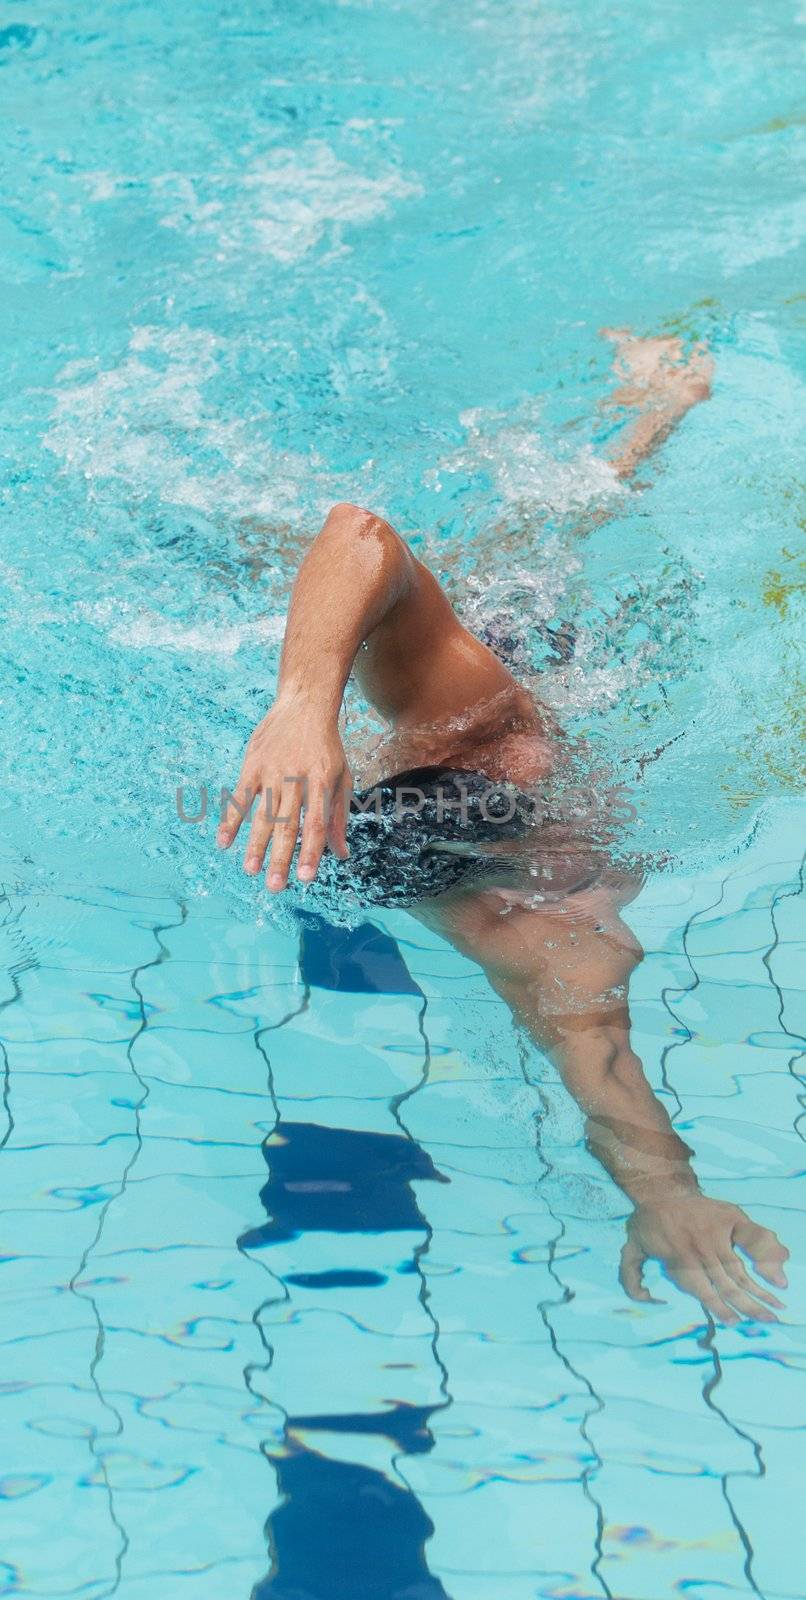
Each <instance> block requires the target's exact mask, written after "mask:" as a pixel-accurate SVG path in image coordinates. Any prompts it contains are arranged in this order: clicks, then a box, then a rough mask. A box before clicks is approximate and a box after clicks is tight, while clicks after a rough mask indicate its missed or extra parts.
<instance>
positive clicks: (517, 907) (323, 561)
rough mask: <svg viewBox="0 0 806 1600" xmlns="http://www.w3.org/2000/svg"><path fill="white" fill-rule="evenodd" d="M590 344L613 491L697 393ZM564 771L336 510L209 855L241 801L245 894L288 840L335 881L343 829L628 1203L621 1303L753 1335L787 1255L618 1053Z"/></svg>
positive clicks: (437, 616)
mask: <svg viewBox="0 0 806 1600" xmlns="http://www.w3.org/2000/svg"><path fill="white" fill-rule="evenodd" d="M609 337H611V338H613V340H614V341H615V343H616V347H617V354H616V371H617V374H618V375H619V377H620V378H621V379H622V383H621V386H620V388H619V389H617V391H616V393H615V394H614V396H613V397H612V398H613V400H614V401H615V403H617V404H618V405H620V406H622V407H624V408H625V409H626V410H627V412H628V414H629V417H630V420H629V423H628V424H627V425H626V431H625V432H624V433H623V434H622V435H621V438H620V441H619V444H618V448H617V451H616V453H615V454H614V455H613V457H612V464H613V467H614V469H615V472H616V473H617V474H618V475H619V476H620V477H621V478H624V479H629V478H631V477H632V476H633V474H634V472H635V470H636V468H637V467H638V465H639V464H640V462H642V461H643V460H645V459H646V457H647V456H648V455H649V454H650V453H651V451H653V450H654V449H655V448H656V447H657V446H658V445H659V444H660V443H661V441H662V440H663V439H664V438H665V437H666V435H667V434H668V433H669V431H670V430H671V429H672V428H673V427H674V426H675V424H676V423H677V422H678V421H679V420H680V419H681V417H683V416H684V415H685V413H686V412H687V411H688V410H689V409H690V408H691V407H692V406H693V405H695V404H697V402H699V401H701V400H705V399H707V398H708V395H709V393H710V381H711V361H710V358H709V357H708V355H707V353H706V352H705V351H704V350H703V349H702V348H698V349H696V350H695V351H694V352H693V353H691V354H689V355H688V356H686V355H685V354H684V351H683V349H682V346H681V345H680V342H679V341H678V340H675V339H638V338H635V337H633V336H632V335H630V334H629V333H628V332H626V331H623V330H621V331H618V332H614V333H611V334H609ZM351 672H354V673H355V675H356V678H357V679H358V682H359V684H360V686H361V689H362V690H363V692H364V694H365V695H366V697H367V699H368V700H369V701H370V702H371V703H372V704H373V705H374V706H375V707H376V708H377V710H378V711H379V712H380V713H381V715H382V716H383V717H384V718H385V719H386V720H387V721H388V723H389V724H390V726H391V730H392V731H391V735H390V740H389V741H388V742H387V743H386V745H385V747H384V749H385V754H386V759H387V774H386V776H385V777H384V778H383V781H382V782H380V783H378V784H376V785H375V786H374V788H373V789H371V790H365V791H364V793H363V794H361V795H360V796H358V798H357V802H356V800H355V799H353V800H352V801H351V794H352V779H351V772H350V767H349V765H348V760H347V756H346V754H345V750H344V747H343V744H342V740H341V736H340V733H339V714H340V711H341V705H342V697H343V694H344V690H345V686H346V683H347V679H348V676H349V674H350V673H351ZM572 761H573V750H572V748H571V746H570V744H569V743H568V741H566V740H565V739H564V737H563V734H562V732H561V730H560V729H559V728H558V727H557V725H556V723H555V721H554V719H553V717H552V716H551V714H550V713H549V712H548V711H547V709H546V708H544V707H542V706H541V705H540V704H539V702H537V701H536V700H535V698H534V697H533V696H532V694H531V693H529V692H527V690H526V689H524V688H523V687H522V685H521V684H520V683H518V681H517V679H516V678H515V677H514V676H513V674H512V673H511V672H510V671H509V669H508V666H507V665H506V662H505V661H504V660H502V659H501V658H500V657H499V656H498V655H496V654H495V653H493V651H492V650H491V649H489V648H488V647H487V646H486V645H485V644H484V643H483V642H482V641H481V640H480V639H478V638H475V637H474V636H473V634H472V633H470V632H469V631H468V630H467V628H465V627H463V626H462V624H461V623H460V622H459V620H458V618H457V617H456V615H455V614H454V611H453V609H452V607H451V605H450V603H449V601H448V599H447V597H446V595H445V594H444V593H443V591H442V589H441V588H440V586H439V584H438V583H437V581H436V579H435V578H434V576H433V575H432V574H431V572H429V571H428V569H427V568H426V567H425V566H424V565H423V564H422V562H420V561H418V560H416V559H415V558H414V556H413V555H412V554H411V552H410V550H409V549H408V548H407V546H406V545H405V544H404V543H403V541H402V540H401V539H400V538H399V537H398V535H397V534H396V533H395V531H394V529H393V528H391V527H390V526H389V524H388V523H387V522H385V521H384V520H383V519H382V518H381V517H378V516H374V515H373V514H372V513H371V512H369V511H364V510H360V509H359V508H358V507H356V506H352V505H337V506H334V508H333V510H332V511H331V512H330V514H329V516H328V517H327V520H326V522H325V524H324V527H323V529H322V531H321V533H320V534H319V535H318V537H317V538H316V539H315V540H314V543H313V545H312V546H311V548H310V550H309V551H308V553H307V555H306V556H305V559H304V560H303V562H302V565H301V567H300V570H299V573H298V576H297V580H296V583H295V586H294V590H293V595H292V599H291V605H290V609H289V615H288V622H287V627H286V634H285V642H284V645H283V652H282V660H281V667H280V678H279V686H278V692H277V698H276V700H275V703H274V705H273V707H272V709H271V710H270V712H269V713H268V715H267V716H266V717H265V718H264V719H263V721H262V722H261V723H260V724H259V725H258V727H257V728H256V729H255V731H254V733H253V734H252V737H251V739H250V740H249V744H248V746H247V750H246V754H245V757H244V761H243V767H242V771H241V775H240V779H239V783H238V787H237V789H236V791H235V794H234V804H233V805H232V806H230V807H229V808H228V811H227V813H226V815H225V816H224V817H223V818H222V822H221V827H220V830H219V836H218V837H219V843H220V844H221V845H222V846H224V847H226V846H229V845H231V844H232V842H233V840H234V839H235V836H236V834H237V832H238V829H239V827H240V825H241V822H242V820H243V817H244V816H245V815H247V814H248V812H249V810H250V807H251V804H252V801H253V799H254V798H255V796H259V797H260V801H259V803H258V804H257V806H256V807H255V811H254V815H253V818H252V824H251V829H250V833H249V838H248V843H247V846H246V856H245V861H244V867H245V870H246V871H247V872H248V873H253V874H254V873H258V872H260V870H261V868H262V866H263V864H264V860H265V857H266V852H267V850H269V848H270V860H269V866H268V873H267V884H268V888H269V890H270V891H272V892H279V891H281V890H283V889H284V888H285V887H286V884H287V881H288V873H289V868H290V865H291V860H292V856H293V854H294V850H295V848H296V846H297V841H298V839H299V840H300V846H299V857H298V865H297V877H298V879H299V880H300V881H301V882H302V883H310V882H311V881H312V879H313V878H314V877H316V875H317V872H318V871H319V870H320V866H322V865H323V862H322V858H323V853H324V851H325V847H326V844H329V846H330V851H331V858H330V861H329V862H328V861H327V858H326V861H325V864H324V870H325V871H326V872H328V873H329V875H330V876H331V880H332V881H336V876H337V875H338V873H339V871H341V872H342V873H344V874H346V871H347V869H346V868H343V867H342V868H339V867H338V864H337V863H338V861H345V860H346V858H347V855H348V834H349V838H350V846H351V851H352V858H353V859H352V861H351V869H350V871H351V874H352V877H353V882H355V881H357V882H358V883H359V885H360V886H361V889H362V891H364V892H365V893H366V898H367V899H368V900H370V901H374V902H375V903H382V904H401V905H405V906H407V907H408V908H409V909H410V910H411V911H412V913H413V914H414V915H415V916H417V917H418V918H420V919H421V920H422V921H423V922H425V923H427V924H428V925H429V926H430V927H431V928H434V929H436V930H437V931H438V932H439V933H440V934H441V935H443V936H444V937H445V938H446V939H449V940H450V941H451V942H452V943H453V944H454V945H455V946H456V948H457V949H459V950H460V951H461V952H462V953H463V954H464V955H466V956H468V957H470V959H472V960H473V961H476V962H477V963H478V964H479V965H480V966H481V967H482V968H483V970H484V972H485V973H486V975H487V978H488V979H489V982H490V983H491V985H492V987H493V988H494V989H495V990H496V991H497V993H498V994H499V995H501V997H502V998H503V999H504V1000H506V1002H507V1004H508V1005H509V1007H510V1009H511V1011H512V1014H513V1016H514V1018H515V1019H516V1021H517V1022H518V1023H519V1024H520V1025H521V1026H523V1027H525V1029H526V1030H527V1032H528V1033H529V1034H530V1035H531V1037H532V1038H533V1039H534V1040H535V1041H536V1043H537V1044H538V1046H539V1047H540V1048H541V1049H542V1050H543V1051H545V1052H546V1054H547V1055H548V1056H549V1057H550V1058H551V1059H552V1060H553V1061H554V1062H555V1063H556V1065H557V1067H558V1069H559V1071H560V1074H561V1076H562V1079H563V1082H564V1083H565V1085H566V1087H567V1088H568V1090H569V1091H570V1093H571V1094H572V1095H573V1096H574V1098H575V1099H576V1101H577V1102H578V1104H579V1106H580V1107H581V1109H582V1111H583V1112H584V1114H585V1117H586V1132H587V1139H588V1144H589V1146H590V1148H591V1150H592V1151H593V1152H594V1154H595V1155H596V1156H597V1157H598V1158H599V1160H600V1161H601V1162H602V1164H603V1165H604V1167H605V1168H606V1169H607V1171H608V1172H609V1173H610V1174H611V1176H612V1177H613V1179H614V1180H615V1182H616V1183H617V1184H618V1185H619V1187H620V1188H621V1189H622V1190H623V1191H624V1193H625V1194H626V1195H627V1196H628V1198H629V1199H630V1200H631V1202H632V1204H633V1208H634V1209H633V1211H632V1214H631V1216H630V1218H629V1220H628V1222H627V1239H626V1243H625V1245H624V1248H623V1251H622V1256H621V1267H620V1279H621V1283H622V1285H623V1287H624V1289H625V1291H626V1293H627V1294H628V1295H630V1296H631V1297H632V1298H633V1299H634V1300H644V1301H646V1300H650V1299H651V1298H652V1297H651V1295H650V1293H649V1291H648V1289H647V1288H646V1287H645V1285H644V1283H643V1266H644V1263H645V1262H646V1261H647V1260H648V1259H650V1258H653V1259H655V1260H657V1261H659V1262H660V1263H661V1265H662V1267H663V1269H664V1271H665V1272H666V1274H667V1276H668V1277H669V1278H670V1279H671V1280H672V1282H674V1283H675V1284H677V1285H678V1287H679V1288H681V1289H683V1290H685V1291H687V1292H688V1293H690V1294H692V1295H694V1296H695V1297H696V1298H697V1299H698V1300H699V1301H700V1303H701V1304H702V1306H703V1308H704V1309H705V1310H706V1311H707V1312H708V1313H709V1314H710V1315H711V1316H712V1317H713V1318H715V1319H717V1320H719V1321H722V1322H725V1323H735V1322H738V1321H739V1320H740V1319H742V1318H756V1319H757V1320H760V1321H765V1322H770V1321H775V1320H777V1319H776V1317H775V1309H776V1308H780V1306H781V1302H780V1300H779V1299H778V1298H777V1296H776V1295H775V1294H773V1293H772V1292H771V1291H770V1289H768V1288H766V1287H764V1286H763V1285H762V1284H761V1283H760V1282H759V1281H758V1279H759V1278H761V1279H763V1280H765V1282H766V1283H767V1284H769V1285H773V1286H775V1287H776V1288H785V1287H786V1277H785V1274H784V1270H783V1266H784V1262H785V1260H786V1258H787V1255H788V1252H787V1250H786V1249H785V1248H784V1246H783V1245H782V1244H781V1243H780V1241H779V1240H778V1238H777V1237H776V1235H775V1234H774V1233H772V1232H771V1231H770V1230H769V1229H768V1228H763V1227H760V1226H758V1225H757V1224H756V1223H754V1222H753V1221H752V1220H751V1219H750V1218H749V1217H748V1216H747V1215H746V1213H745V1212H744V1211H742V1210H741V1209H740V1207H739V1206H735V1205H731V1204H727V1203H725V1202H722V1201H718V1200H712V1199H710V1198H709V1197H708V1196H706V1195H704V1194H703V1193H702V1192H701V1190H700V1188H699V1185H698V1183H697V1179H696V1176H695V1174H694V1172H693V1170H692V1167H691V1157H692V1154H693V1152H692V1151H691V1150H690V1149H689V1147H688V1146H687V1145H686V1144H685V1143H684V1142H683V1140H682V1139H681V1138H680V1136H679V1135H678V1134H677V1133H676V1131H675V1129H674V1127H673V1126H672V1123H671V1121H670V1119H669V1117H668V1115H667V1113H666V1111H665V1109H664V1108H663V1106H662V1105H661V1104H660V1102H659V1101H658V1100H656V1098H655V1096H654V1095H653V1093H652V1091H651V1089H650V1087H649V1084H648V1083H647V1080H646V1078H645V1077H644V1072H643V1067H642V1064H641V1062H640V1060H639V1058H638V1056H637V1055H636V1054H635V1052H634V1051H633V1049H632V1047H631V1044H630V1015H629V1010H628V985H629V979H630V974H631V973H632V971H633V970H634V968H635V966H636V965H637V963H638V962H639V961H640V960H641V957H642V954H643V952H642V950H641V948H640V946H639V944H638V942H637V940H636V939H635V937H634V935H633V934H632V932H631V931H630V929H629V927H628V926H627V924H626V923H625V922H624V921H623V920H622V917H621V915H620V909H621V907H622V906H623V905H624V904H625V903H626V902H627V901H628V900H629V899H631V898H632V897H633V896H634V895H635V894H636V893H637V890H638V887H639V886H640V880H639V879H638V878H637V877H636V876H635V875H633V876H630V875H629V874H627V873H625V872H624V871H623V870H621V871H619V870H617V869H616V867H615V865H614V864H613V863H612V862H610V861H609V860H608V855H607V850H606V844H607V839H608V833H609V829H610V828H611V826H612V823H611V819H610V818H609V817H608V815H607V808H606V806H605V808H604V811H603V812H602V811H600V812H599V814H594V813H595V808H594V812H592V811H591V809H590V808H589V807H588V808H586V807H584V806H583V807H582V808H580V807H578V806H577V807H575V806H571V807H569V808H566V809H565V810H563V808H562V807H560V809H559V813H557V811H556V808H555V809H554V810H553V809H552V806H551V803H549V804H548V806H547V807H546V808H543V810H542V811H541V806H540V798H539V797H540V795H541V791H542V790H545V792H547V793H550V792H551V785H552V783H555V782H556V778H557V774H558V772H562V770H563V769H564V768H567V767H568V764H569V762H572ZM390 774H391V775H390ZM373 808H374V816H373ZM300 835H301V837H300ZM609 836H610V837H611V838H612V833H610V835H609ZM743 1257H744V1258H745V1259H746V1260H748V1261H749V1263H751V1264H752V1266H753V1268H754V1271H755V1276H752V1275H751V1273H750V1272H749V1271H748V1270H747V1267H746V1265H745V1260H744V1259H743Z"/></svg>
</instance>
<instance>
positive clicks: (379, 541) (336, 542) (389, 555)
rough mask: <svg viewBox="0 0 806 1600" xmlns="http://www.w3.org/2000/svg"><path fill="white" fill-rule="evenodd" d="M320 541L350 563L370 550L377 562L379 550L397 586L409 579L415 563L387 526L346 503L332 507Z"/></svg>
mask: <svg viewBox="0 0 806 1600" xmlns="http://www.w3.org/2000/svg"><path fill="white" fill-rule="evenodd" d="M319 540H321V541H323V543H324V544H325V545H327V546H329V547H330V548H331V550H332V549H333V547H334V546H335V547H336V548H338V549H339V550H340V552H341V553H342V554H343V556H344V557H345V558H346V559H350V560H355V559H356V558H357V557H361V556H362V555H366V554H367V553H368V552H369V550H370V549H371V550H372V553H373V556H374V557H375V558H376V559H377V552H378V551H379V550H380V554H381V558H382V562H383V566H384V569H385V570H386V572H387V574H388V575H389V576H393V577H394V578H395V579H396V580H397V582H398V583H403V582H405V581H406V580H408V579H410V577H411V572H412V571H413V565H414V562H413V557H412V555H411V552H410V550H409V548H408V546H407V545H406V544H404V542H403V540H402V539H401V538H400V535H399V534H397V533H395V530H394V528H393V527H392V526H391V525H390V523H388V522H386V521H385V519H384V518H383V517H381V516H378V514H377V512H375V511H368V510H367V509H366V508H365V507H364V506H357V505H353V504H351V502H349V501H346V500H344V501H339V502H338V503H337V504H336V505H334V506H331V508H330V511H329V512H328V514H327V517H326V519H325V525H324V527H323V529H322V532H321V533H320V535H319ZM319 540H317V543H318V542H319Z"/></svg>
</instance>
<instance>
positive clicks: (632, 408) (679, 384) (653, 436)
mask: <svg viewBox="0 0 806 1600" xmlns="http://www.w3.org/2000/svg"><path fill="white" fill-rule="evenodd" d="M602 333H603V334H604V336H605V338H607V339H611V340H612V341H613V343H614V344H615V347H616V355H615V360H614V363H613V365H614V370H615V373H616V376H617V377H618V378H620V379H621V380H622V381H621V383H620V385H619V387H618V388H617V389H616V390H614V392H613V394H612V395H610V396H609V397H608V399H607V400H606V401H605V405H606V406H608V407H612V406H618V407H620V408H623V409H624V410H625V411H626V412H627V413H632V420H631V421H629V422H628V425H627V431H626V433H625V434H622V435H621V437H620V439H619V440H618V444H617V448H616V451H615V453H614V454H613V455H612V456H611V458H610V459H611V461H612V464H613V466H614V468H615V470H616V472H617V473H618V476H619V477H620V478H631V477H632V476H633V474H634V472H635V470H636V468H637V467H638V466H639V465H640V463H641V462H642V461H645V460H646V458H647V456H649V455H651V453H652V451H653V450H656V449H657V448H658V446H659V445H660V444H662V443H663V440H664V439H666V438H667V437H668V435H669V434H670V433H671V431H672V429H673V428H674V427H675V426H676V424H677V423H678V422H679V421H680V420H681V418H682V417H684V416H685V415H686V412H687V411H690V410H691V408H692V406H696V405H698V404H699V403H700V401H702V400H707V399H708V398H709V396H710V394H711V384H712V380H713V372H714V363H713V359H712V357H711V355H710V354H709V352H708V350H707V348H706V346H705V345H703V344H698V345H695V347H694V349H693V350H692V351H691V352H690V353H689V354H688V355H686V352H685V351H684V349H683V344H682V342H681V340H680V339H678V338H676V337H674V338H649V339H641V338H639V337H638V336H637V335H636V334H634V333H631V332H630V330H629V328H603V329H602Z"/></svg>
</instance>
